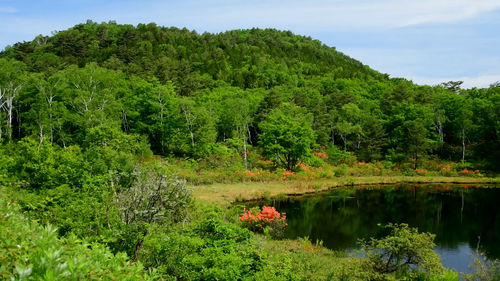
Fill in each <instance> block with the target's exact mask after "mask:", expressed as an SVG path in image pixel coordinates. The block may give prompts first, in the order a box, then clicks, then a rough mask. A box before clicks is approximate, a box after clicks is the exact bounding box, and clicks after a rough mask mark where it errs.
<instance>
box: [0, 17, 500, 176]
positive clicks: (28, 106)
mask: <svg viewBox="0 0 500 281" xmlns="http://www.w3.org/2000/svg"><path fill="white" fill-rule="evenodd" d="M0 90H1V92H0V93H1V94H0V104H1V105H2V107H1V108H2V111H1V112H0V117H1V119H2V122H1V125H0V130H1V131H0V140H1V141H2V142H3V143H9V142H11V141H20V140H22V139H24V138H26V137H32V138H36V139H37V140H38V142H39V146H41V145H42V142H50V143H52V144H54V145H58V146H59V147H68V146H78V147H80V148H82V149H83V150H88V149H90V148H91V147H92V145H95V144H96V143H101V144H102V143H104V144H109V145H111V144H112V143H114V142H116V143H117V145H118V146H120V145H121V144H123V143H134V145H133V146H131V147H130V148H127V149H130V150H134V151H137V149H142V151H145V150H148V149H149V148H148V147H150V149H151V150H152V152H153V153H154V154H159V155H164V156H176V157H189V158H193V159H200V158H207V157H210V155H214V154H217V153H221V151H226V150H227V149H229V150H233V151H236V152H237V153H239V154H240V155H242V158H243V157H244V156H246V155H247V154H248V151H247V150H251V149H253V150H255V151H260V153H261V154H263V155H265V156H267V157H268V158H269V159H271V160H274V161H275V162H276V163H277V165H280V164H279V163H282V166H283V167H286V168H287V169H293V168H294V166H295V165H296V164H297V163H298V162H299V161H300V160H302V161H306V160H305V159H308V158H311V157H310V156H311V155H312V154H311V151H313V150H322V149H326V148H327V147H329V146H330V147H331V146H335V147H336V148H338V149H339V150H344V151H347V152H350V153H353V154H355V155H356V156H357V158H358V159H359V160H363V161H373V160H389V161H392V162H394V163H398V162H401V161H406V160H408V159H410V158H411V159H415V163H416V166H417V164H418V162H419V159H422V158H427V157H438V158H441V159H446V160H452V161H464V162H473V163H478V164H480V165H482V167H483V168H486V169H491V170H496V169H499V168H500V165H499V163H498V159H500V121H499V120H500V116H499V115H500V85H499V84H496V85H492V86H491V87H489V88H486V89H476V88H473V89H470V90H463V89H460V83H457V82H453V81H452V82H449V83H443V84H441V85H439V86H433V87H431V86H420V85H415V84H413V83H412V82H411V81H408V80H405V79H402V78H389V76H388V75H386V74H381V73H379V72H377V71H375V70H372V69H370V68H369V67H368V66H365V65H363V64H362V63H360V62H358V61H356V60H354V59H351V58H349V57H348V56H346V55H344V54H342V53H340V52H338V51H336V50H335V48H332V47H328V46H325V45H323V44H322V43H321V42H319V41H317V40H312V39H311V38H309V37H303V36H298V35H294V34H292V33H291V32H289V31H278V30H273V29H265V30H262V29H250V30H234V31H228V32H224V33H218V34H210V33H204V34H198V33H196V32H194V31H189V30H187V29H178V28H166V27H159V26H157V25H156V24H154V23H151V24H139V25H137V26H132V25H119V24H116V23H114V22H109V23H101V24H98V23H94V22H91V21H88V22H87V23H85V24H78V25H76V26H74V27H72V28H70V29H68V30H65V31H60V32H57V33H55V34H54V35H53V36H38V37H36V38H35V39H34V40H33V41H31V42H23V43H17V44H15V45H14V46H9V47H7V48H6V49H5V50H4V51H3V52H2V53H1V54H0ZM280 126H281V127H284V128H280ZM296 126H298V127H300V128H303V129H304V130H302V131H301V132H297V131H294V128H295V127H296ZM308 128H309V129H310V130H308ZM297 134H299V135H300V136H301V137H300V138H299V139H300V140H302V141H300V140H299V141H293V143H291V142H287V141H286V140H285V137H284V136H286V135H288V136H291V135H297ZM293 144H295V146H293ZM139 147H140V148H139ZM243 151H244V152H243ZM284 156H286V157H287V159H288V158H289V159H290V161H289V160H286V159H285V157H284ZM245 165H247V163H246V157H245Z"/></svg>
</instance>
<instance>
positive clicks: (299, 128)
mask: <svg viewBox="0 0 500 281" xmlns="http://www.w3.org/2000/svg"><path fill="white" fill-rule="evenodd" d="M311 119H312V116H311V115H309V114H307V113H305V111H304V109H302V108H300V107H297V106H294V105H290V104H285V105H284V106H283V107H282V108H278V109H275V110H273V111H271V113H270V114H269V116H268V117H267V119H266V120H264V121H262V122H261V123H260V129H261V131H262V134H261V135H260V139H259V144H260V146H261V147H262V148H263V149H264V154H265V155H267V156H269V157H272V158H273V159H274V161H275V162H276V163H277V164H278V165H280V166H282V167H284V168H285V169H287V170H293V169H295V167H296V166H297V164H298V163H299V161H300V160H301V159H303V158H304V157H307V156H309V155H310V153H311V149H312V147H313V145H314V140H315V134H314V131H313V129H312V125H311V123H312V120H311Z"/></svg>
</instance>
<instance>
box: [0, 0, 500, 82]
mask: <svg viewBox="0 0 500 281" xmlns="http://www.w3.org/2000/svg"><path fill="white" fill-rule="evenodd" d="M87 19H91V20H93V21H97V22H102V21H106V22H107V21H109V20H115V21H116V22H118V23H127V24H137V23H148V22H156V23H157V24H158V25H163V26H176V27H187V28H189V29H195V30H196V31H198V32H204V31H208V32H222V31H225V30H230V29H239V28H251V27H262V28H265V27H272V28H277V29H284V30H291V31H293V32H295V33H297V34H301V35H307V36H311V37H313V38H314V39H319V40H321V41H322V42H323V43H325V44H327V45H329V46H334V47H336V48H337V50H339V51H342V52H344V53H345V54H347V55H349V56H351V57H353V58H355V59H358V60H360V61H361V62H363V63H364V64H367V65H369V66H371V67H372V68H374V69H376V70H378V71H381V72H383V73H388V74H390V76H391V77H404V78H407V79H411V80H413V81H414V82H416V83H419V84H430V85H434V84H438V83H440V82H444V81H449V80H463V81H465V83H464V87H466V88H469V87H487V86H488V85H489V84H491V83H493V82H496V81H500V32H499V30H500V0H310V1H304V0H302V1H296V0H266V1H264V0H254V1H251V0H245V1H242V0H206V1H201V0H185V1H169V0H163V1H161V0H142V1H131V0H120V1H118V0H109V1H103V0H66V1H48V0H39V1H22V0H0V49H3V48H4V47H5V46H7V45H12V44H14V43H16V42H19V41H28V40H31V39H33V38H34V37H35V36H36V35H38V34H44V35H50V34H51V32H52V31H56V30H64V29H66V28H68V27H71V26H73V25H75V24H77V23H82V22H85V21H86V20H87Z"/></svg>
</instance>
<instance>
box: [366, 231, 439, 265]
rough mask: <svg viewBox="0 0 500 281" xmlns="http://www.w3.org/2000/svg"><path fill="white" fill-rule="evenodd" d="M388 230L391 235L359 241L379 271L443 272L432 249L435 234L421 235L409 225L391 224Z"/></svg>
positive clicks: (437, 256)
mask: <svg viewBox="0 0 500 281" xmlns="http://www.w3.org/2000/svg"><path fill="white" fill-rule="evenodd" d="M386 228H387V229H388V230H389V231H390V234H389V235H388V236H386V237H384V238H381V239H375V238H371V239H370V240H368V241H361V242H360V244H361V247H362V250H363V252H364V254H365V255H366V257H367V258H368V260H369V262H370V267H372V268H373V269H374V270H375V271H376V272H379V273H382V274H387V273H399V274H401V273H402V274H403V275H412V273H414V274H416V275H418V273H419V271H424V272H427V273H430V274H436V273H440V272H442V271H443V270H444V268H443V266H442V265H441V262H440V257H439V255H438V254H436V253H435V252H434V250H433V248H434V247H435V246H436V245H435V244H434V237H435V235H434V234H430V233H419V232H418V230H417V229H416V228H411V227H409V226H408V225H407V224H399V225H398V224H388V225H387V226H386Z"/></svg>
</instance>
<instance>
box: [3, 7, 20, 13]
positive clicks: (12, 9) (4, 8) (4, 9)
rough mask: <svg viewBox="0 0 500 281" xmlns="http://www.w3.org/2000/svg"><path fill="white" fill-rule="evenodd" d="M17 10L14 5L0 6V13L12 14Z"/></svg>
mask: <svg viewBox="0 0 500 281" xmlns="http://www.w3.org/2000/svg"><path fill="white" fill-rule="evenodd" d="M17 12H18V10H17V9H16V8H14V7H0V14H14V13H17Z"/></svg>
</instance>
